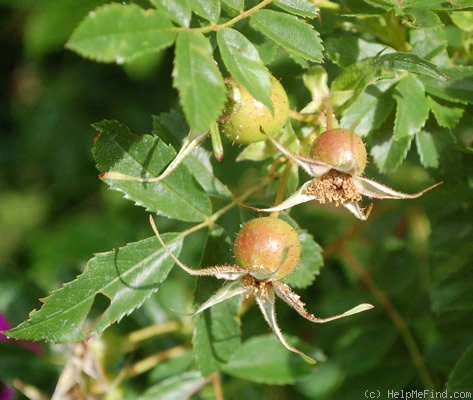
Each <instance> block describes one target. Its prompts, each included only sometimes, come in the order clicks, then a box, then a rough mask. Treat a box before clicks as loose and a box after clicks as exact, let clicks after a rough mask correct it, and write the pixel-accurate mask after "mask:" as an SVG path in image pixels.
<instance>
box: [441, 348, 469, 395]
mask: <svg viewBox="0 0 473 400" xmlns="http://www.w3.org/2000/svg"><path fill="white" fill-rule="evenodd" d="M447 386H448V391H449V393H454V392H463V393H465V394H466V393H467V392H473V344H471V345H470V346H469V347H468V348H467V349H466V351H465V352H464V353H463V355H462V356H461V357H460V359H459V360H458V362H457V363H456V365H455V367H454V368H453V370H452V372H451V373H450V376H449V377H448V382H447Z"/></svg>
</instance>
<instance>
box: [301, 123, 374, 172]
mask: <svg viewBox="0 0 473 400" xmlns="http://www.w3.org/2000/svg"><path fill="white" fill-rule="evenodd" d="M310 155H311V156H312V157H313V158H314V159H316V160H317V161H321V162H323V163H326V164H330V165H333V166H334V167H340V166H342V165H346V164H353V166H354V169H353V170H352V171H348V172H349V173H351V174H355V175H362V174H363V172H364V170H365V168H366V160H367V153H366V147H365V144H364V143H363V140H361V138H360V137H359V136H358V135H357V134H355V133H354V132H352V131H350V130H348V129H331V130H328V131H325V132H323V133H322V134H321V135H320V136H319V137H318V138H317V139H315V140H314V143H313V144H312V147H311V149H310Z"/></svg>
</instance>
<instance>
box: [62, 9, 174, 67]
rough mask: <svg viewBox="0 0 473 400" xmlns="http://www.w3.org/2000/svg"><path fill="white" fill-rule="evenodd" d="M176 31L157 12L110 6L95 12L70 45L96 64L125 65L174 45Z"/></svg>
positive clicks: (83, 23)
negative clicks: (142, 55)
mask: <svg viewBox="0 0 473 400" xmlns="http://www.w3.org/2000/svg"><path fill="white" fill-rule="evenodd" d="M173 28H174V26H173V25H172V23H171V22H170V21H169V20H168V19H167V18H166V16H164V15H163V14H161V13H160V12H158V11H156V10H152V9H149V10H144V9H142V8H141V7H139V6H137V5H135V4H126V5H122V4H108V5H105V6H102V7H99V8H97V9H96V10H95V11H91V12H90V13H89V15H88V16H87V18H85V19H84V21H82V23H81V24H80V25H79V26H78V27H77V29H76V30H75V31H74V33H73V34H72V36H71V38H70V40H69V41H68V43H67V45H66V46H67V47H68V48H69V49H71V50H74V51H76V52H77V53H79V54H81V55H82V56H84V57H88V58H92V59H94V60H96V61H101V62H116V63H117V64H123V63H125V62H127V61H130V60H132V59H133V58H134V57H137V56H139V55H141V54H143V53H148V52H156V51H158V50H162V49H164V48H166V47H169V46H170V45H172V44H173V42H174V39H175V37H176V33H175V32H174V31H173Z"/></svg>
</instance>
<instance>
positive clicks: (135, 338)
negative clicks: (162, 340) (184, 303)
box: [125, 321, 181, 351]
mask: <svg viewBox="0 0 473 400" xmlns="http://www.w3.org/2000/svg"><path fill="white" fill-rule="evenodd" d="M180 328H181V324H180V323H179V322H177V321H168V322H165V323H163V324H160V325H150V326H147V327H145V328H143V329H138V330H136V331H133V332H131V333H130V334H129V335H128V337H127V338H126V341H125V343H126V346H125V347H126V351H131V350H133V349H134V348H135V347H136V345H137V344H138V343H139V342H142V341H145V340H147V339H149V338H152V337H154V336H160V335H164V334H165V333H169V332H175V331H177V330H179V329H180Z"/></svg>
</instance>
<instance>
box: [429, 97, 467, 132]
mask: <svg viewBox="0 0 473 400" xmlns="http://www.w3.org/2000/svg"><path fill="white" fill-rule="evenodd" d="M427 101H428V103H429V107H430V110H431V111H432V114H434V117H435V120H436V121H437V123H438V124H439V125H440V126H443V127H445V128H454V127H455V126H456V125H457V124H458V122H459V121H460V118H461V117H462V115H463V112H464V109H463V108H461V107H457V106H456V105H455V104H454V103H450V102H445V101H442V100H440V99H434V98H433V97H430V96H429V97H427Z"/></svg>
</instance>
